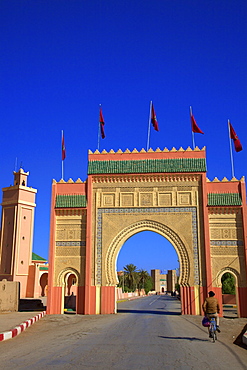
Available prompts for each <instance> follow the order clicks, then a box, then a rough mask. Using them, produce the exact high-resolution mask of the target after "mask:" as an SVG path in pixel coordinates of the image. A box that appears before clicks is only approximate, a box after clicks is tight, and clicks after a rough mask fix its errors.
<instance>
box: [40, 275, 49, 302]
mask: <svg viewBox="0 0 247 370" xmlns="http://www.w3.org/2000/svg"><path fill="white" fill-rule="evenodd" d="M39 284H40V288H41V293H40V295H41V297H46V296H47V285H48V273H47V272H45V273H44V274H42V275H41V277H40V280H39Z"/></svg>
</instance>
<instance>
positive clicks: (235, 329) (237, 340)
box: [186, 315, 247, 349]
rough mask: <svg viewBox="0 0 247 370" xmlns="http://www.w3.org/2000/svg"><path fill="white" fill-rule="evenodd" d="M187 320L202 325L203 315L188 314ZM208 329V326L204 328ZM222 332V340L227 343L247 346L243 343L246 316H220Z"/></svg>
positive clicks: (220, 336)
mask: <svg viewBox="0 0 247 370" xmlns="http://www.w3.org/2000/svg"><path fill="white" fill-rule="evenodd" d="M186 318H187V320H188V321H190V322H191V323H195V324H196V325H198V326H200V325H201V322H202V316H189V315H188V316H186ZM204 329H206V328H204ZM220 329H221V333H220V334H218V337H219V339H220V340H222V341H223V342H224V343H226V344H236V345H238V346H240V347H242V348H246V349H247V346H246V345H244V344H243V343H242V335H243V333H244V332H246V331H247V319H246V318H237V317H236V318H235V317H233V318H231V317H230V316H226V317H221V318H220Z"/></svg>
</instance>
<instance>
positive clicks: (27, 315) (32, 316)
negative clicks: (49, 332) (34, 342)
mask: <svg viewBox="0 0 247 370" xmlns="http://www.w3.org/2000/svg"><path fill="white" fill-rule="evenodd" d="M44 315H45V311H43V312H40V311H32V312H1V313H0V342H1V341H3V340H6V339H11V338H13V337H15V336H16V335H18V334H20V333H21V332H22V331H24V330H25V329H27V328H28V327H29V326H30V325H32V324H33V323H34V322H36V321H38V320H39V319H41V318H42V317H43V316H44Z"/></svg>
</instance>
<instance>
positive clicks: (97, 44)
mask: <svg viewBox="0 0 247 370" xmlns="http://www.w3.org/2000/svg"><path fill="white" fill-rule="evenodd" d="M246 19H247V2H246V1H245V0H228V1H225V0H217V1H215V0H212V1H211V0H209V1H204V0H162V1H159V0H152V1H151V0H142V1H139V0H136V1H135V0H132V1H129V0H125V1H116V0H104V1H97V0H90V1H89V0H85V1H83V0H80V1H79V0H35V1H27V0H21V1H20V0H1V2H0V35H1V36H0V37H1V38H0V40H1V41H0V51H1V58H0V122H1V131H2V132H1V135H0V145H1V152H0V159H1V174H0V184H1V186H2V187H6V186H9V185H10V184H12V183H13V175H12V172H13V170H14V169H15V162H16V158H17V167H18V168H19V167H20V165H21V164H22V166H23V168H24V170H25V171H29V172H30V176H29V185H30V186H33V187H34V188H37V189H38V194H37V208H36V218H35V233H34V252H36V253H37V254H39V255H41V256H43V257H45V258H46V257H47V256H48V243H49V212H50V194H51V182H52V179H53V178H54V179H56V180H57V181H59V179H60V178H61V130H64V134H65V145H66V151H67V157H66V159H65V163H64V166H65V168H64V171H65V176H64V177H65V180H67V179H69V178H72V179H74V180H76V179H77V178H78V177H80V178H81V179H82V180H85V179H86V177H87V153H88V150H89V149H91V150H95V149H96V148H97V137H98V114H99V110H98V107H99V104H102V108H103V114H104V119H105V132H106V138H105V139H104V140H102V141H101V143H100V148H101V149H106V150H108V151H109V150H110V149H114V150H118V149H119V148H121V149H122V150H125V149H126V148H129V149H130V150H133V149H134V148H137V149H138V150H140V149H142V148H143V147H144V148H146V143H147V128H148V127H147V126H148V115H149V102H150V100H152V101H153V102H154V107H155V110H156V115H157V119H158V122H159V127H160V131H159V132H155V131H152V132H151V138H150V146H151V147H152V148H153V149H156V148H157V147H160V148H161V149H163V148H164V147H167V148H168V149H171V148H172V147H176V148H179V147H181V146H182V147H184V148H187V147H188V146H191V145H192V142H191V129H190V119H189V107H190V105H191V106H192V107H193V113H194V116H195V118H196V121H197V123H198V125H199V127H200V128H201V129H202V130H203V131H204V133H205V134H204V135H200V134H196V144H197V145H198V146H199V147H200V148H201V147H203V146H204V145H205V146H206V148H207V149H206V150H207V165H208V177H209V178H210V179H211V180H212V179H213V178H214V177H215V176H217V177H219V179H222V178H223V177H224V176H226V177H228V178H231V164H230V154H229V140H228V131H227V120H228V119H230V120H231V122H232V125H233V127H234V129H235V131H236V132H237V134H238V136H239V138H240V140H241V142H242V145H243V148H244V150H243V151H242V152H240V153H234V163H235V175H236V177H237V178H241V177H242V176H245V175H246V163H247V154H246V147H247V143H246V117H247V104H246V102H247V69H246V66H247V22H246ZM140 235H141V234H140ZM143 235H145V234H143ZM146 235H147V234H146ZM150 235H152V234H150ZM137 237H140V236H139V235H138V236H137ZM150 240H152V237H151V236H150ZM150 240H149V238H147V237H145V236H143V242H142V244H143V245H144V243H145V242H147V244H146V247H145V248H149V245H150ZM163 240H164V239H163ZM129 242H131V239H130V240H129ZM132 244H133V246H132V248H130V250H131V252H129V254H128V256H129V261H127V262H125V260H123V262H122V263H123V264H126V263H134V264H136V265H137V266H138V267H140V268H145V269H149V268H153V267H154V266H156V267H157V268H160V269H165V268H169V267H167V266H168V264H170V262H169V255H170V252H168V251H169V250H170V249H169V248H168V247H166V246H165V247H164V246H163V244H162V242H160V243H158V244H159V245H158V246H157V248H159V249H158V250H157V253H154V258H156V259H154V260H152V259H151V258H150V256H149V262H150V263H147V258H146V259H145V260H142V259H141V258H140V253H138V251H137V248H136V251H135V242H134V238H133V243H132ZM126 248H127V247H126ZM122 250H123V251H124V248H123V249H122ZM164 251H165V252H167V253H164ZM128 256H127V257H128ZM161 256H165V258H166V259H164V261H163V259H161ZM175 260H176V256H175ZM172 263H173V262H172ZM158 264H159V265H158Z"/></svg>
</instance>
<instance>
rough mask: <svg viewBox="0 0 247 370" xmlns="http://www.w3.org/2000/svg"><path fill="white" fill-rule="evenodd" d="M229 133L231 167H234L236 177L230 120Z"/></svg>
mask: <svg viewBox="0 0 247 370" xmlns="http://www.w3.org/2000/svg"><path fill="white" fill-rule="evenodd" d="M228 133H229V143H230V158H231V167H232V177H235V176H234V163H233V154H232V140H231V132H230V120H228Z"/></svg>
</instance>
